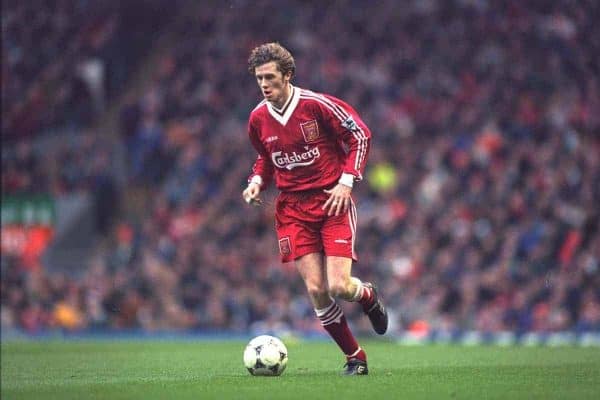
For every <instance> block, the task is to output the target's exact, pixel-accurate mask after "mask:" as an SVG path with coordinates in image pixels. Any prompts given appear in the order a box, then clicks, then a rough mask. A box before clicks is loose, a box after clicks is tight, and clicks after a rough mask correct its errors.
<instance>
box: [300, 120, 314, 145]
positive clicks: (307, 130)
mask: <svg viewBox="0 0 600 400" xmlns="http://www.w3.org/2000/svg"><path fill="white" fill-rule="evenodd" d="M300 129H301V130H302V135H304V140H305V141H306V142H307V143H309V142H314V141H315V140H317V138H318V137H319V126H318V125H317V121H316V120H314V119H313V120H312V121H308V122H303V123H301V124H300Z"/></svg>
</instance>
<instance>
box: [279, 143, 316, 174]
mask: <svg viewBox="0 0 600 400" xmlns="http://www.w3.org/2000/svg"><path fill="white" fill-rule="evenodd" d="M304 149H306V151H305V152H304V153H296V152H295V151H294V152H292V154H290V153H283V152H281V151H275V152H273V153H272V154H271V159H272V160H273V164H275V166H276V167H278V168H286V169H288V170H292V169H294V168H296V167H302V166H305V165H310V164H312V163H314V162H315V160H316V159H317V158H319V157H320V156H321V153H320V152H319V147H318V146H315V147H313V148H312V149H311V148H309V147H308V146H305V147H304Z"/></svg>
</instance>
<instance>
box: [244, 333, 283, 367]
mask: <svg viewBox="0 0 600 400" xmlns="http://www.w3.org/2000/svg"><path fill="white" fill-rule="evenodd" d="M287 361H288V352H287V348H286V347H285V345H284V344H283V342H282V341H281V340H279V339H277V338H276V337H274V336H269V335H261V336H257V337H255V338H254V339H252V340H251V341H250V342H249V343H248V345H247V346H246V349H245V350H244V365H245V366H246V368H247V369H248V372H250V373H251V374H252V375H260V376H279V375H281V374H282V373H283V371H285V367H286V365H287Z"/></svg>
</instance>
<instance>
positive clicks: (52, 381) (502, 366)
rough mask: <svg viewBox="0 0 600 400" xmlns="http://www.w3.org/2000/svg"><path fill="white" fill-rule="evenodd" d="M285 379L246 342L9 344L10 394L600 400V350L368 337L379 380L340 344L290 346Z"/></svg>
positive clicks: (6, 382)
mask: <svg viewBox="0 0 600 400" xmlns="http://www.w3.org/2000/svg"><path fill="white" fill-rule="evenodd" d="M287 345H288V350H289V357H290V358H289V363H288V367H287V370H286V371H285V372H284V374H283V375H282V376H280V377H253V376H251V375H250V374H248V372H247V371H246V369H245V368H244V367H243V364H242V360H241V359H242V352H243V349H244V346H245V343H242V342H211V341H199V342H145V341H141V342H122V341H115V342H112V341H102V342H33V343H29V342H18V343H2V345H1V350H2V362H1V378H2V380H1V390H0V394H1V398H2V399H11V400H18V399H45V400H49V399H61V400H63V399H82V400H84V399H146V400H147V399H195V400H196V399H243V400H246V399H263V400H264V399H272V398H281V399H303V400H306V399H321V398H322V399H335V398H337V399H343V400H351V399H365V398H368V399H369V400H374V399H390V398H400V399H443V398H448V399H453V398H455V399H592V398H594V399H597V398H600V349H598V348H576V347H557V348H548V347H546V348H531V347H506V348H504V347H459V346H426V347H403V346H399V345H397V344H393V343H389V342H380V341H374V342H368V341H365V342H364V343H363V347H365V348H366V350H367V351H368V353H369V370H370V375H369V376H363V377H343V376H340V375H339V372H340V371H341V367H342V364H343V360H342V359H341V358H340V354H339V353H338V351H337V348H336V347H335V346H334V344H332V343H325V342H309V343H302V342H301V343H287Z"/></svg>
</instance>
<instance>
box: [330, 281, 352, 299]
mask: <svg viewBox="0 0 600 400" xmlns="http://www.w3.org/2000/svg"><path fill="white" fill-rule="evenodd" d="M349 286H350V281H337V282H332V283H330V284H329V294H330V295H331V296H332V297H334V298H335V297H342V298H346V297H348V289H349Z"/></svg>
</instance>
